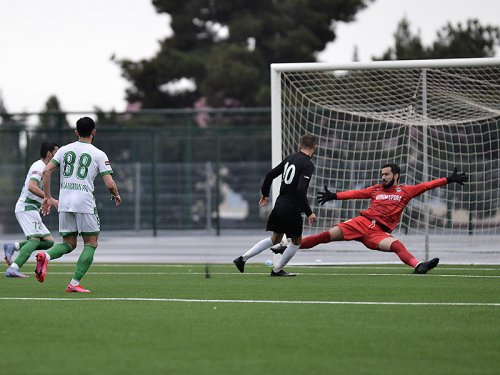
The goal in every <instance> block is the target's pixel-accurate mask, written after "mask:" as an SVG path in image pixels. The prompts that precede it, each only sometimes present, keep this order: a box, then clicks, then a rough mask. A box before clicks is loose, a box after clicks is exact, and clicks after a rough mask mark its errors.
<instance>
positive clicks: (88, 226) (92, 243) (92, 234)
mask: <svg viewBox="0 0 500 375" xmlns="http://www.w3.org/2000/svg"><path fill="white" fill-rule="evenodd" d="M76 220H77V225H78V228H79V229H80V233H81V234H82V237H83V250H82V253H81V254H80V256H79V257H78V261H77V262H76V271H75V273H74V275H73V278H72V279H71V281H70V283H69V284H68V286H67V287H66V291H67V292H77V293H89V292H90V290H88V289H85V288H84V287H83V286H81V285H80V280H81V279H82V278H83V277H84V276H85V274H86V273H87V271H88V270H89V268H90V266H91V265H92V262H93V261H94V253H95V250H96V249H97V243H98V239H99V233H100V230H101V228H100V222H99V216H98V215H97V212H95V213H94V214H82V213H77V214H76Z"/></svg>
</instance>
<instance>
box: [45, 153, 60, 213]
mask: <svg viewBox="0 0 500 375" xmlns="http://www.w3.org/2000/svg"><path fill="white" fill-rule="evenodd" d="M58 166H59V164H58V163H57V162H53V160H51V161H50V162H49V163H48V164H47V165H46V167H45V169H44V170H43V173H42V184H43V195H44V198H43V201H42V214H43V215H45V216H46V215H48V214H49V213H50V207H52V206H54V207H57V204H58V202H57V200H56V199H54V198H52V196H51V195H50V177H51V175H52V172H54V171H55V170H56V169H57V167H58Z"/></svg>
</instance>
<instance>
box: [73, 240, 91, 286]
mask: <svg viewBox="0 0 500 375" xmlns="http://www.w3.org/2000/svg"><path fill="white" fill-rule="evenodd" d="M95 249H96V248H95V247H94V246H91V245H85V246H84V247H83V251H82V253H81V254H80V257H79V258H78V262H76V272H75V274H74V275H73V279H75V280H78V281H80V280H81V279H82V277H83V276H84V275H85V273H86V272H87V271H88V270H89V268H90V265H91V264H92V261H93V260H94V252H95Z"/></svg>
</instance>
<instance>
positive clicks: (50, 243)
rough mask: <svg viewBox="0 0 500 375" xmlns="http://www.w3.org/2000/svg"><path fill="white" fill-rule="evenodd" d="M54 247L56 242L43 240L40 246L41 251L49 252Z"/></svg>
mask: <svg viewBox="0 0 500 375" xmlns="http://www.w3.org/2000/svg"><path fill="white" fill-rule="evenodd" d="M52 246H54V241H48V240H41V241H40V245H38V249H39V250H47V249H50V248H51V247H52Z"/></svg>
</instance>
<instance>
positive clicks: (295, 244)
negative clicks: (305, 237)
mask: <svg viewBox="0 0 500 375" xmlns="http://www.w3.org/2000/svg"><path fill="white" fill-rule="evenodd" d="M301 224H302V223H301ZM301 227H302V225H301ZM287 236H288V235H287ZM289 237H291V243H289V244H288V245H287V247H286V249H285V250H284V251H283V255H282V256H281V258H280V259H279V261H278V262H277V263H276V264H275V265H274V268H273V269H272V271H271V276H295V274H294V273H289V272H286V271H285V270H283V267H285V266H286V265H287V264H288V262H289V261H290V260H291V259H292V258H293V256H294V255H295V253H297V251H298V250H299V246H300V243H301V240H302V237H301V236H293V237H292V236H289Z"/></svg>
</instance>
